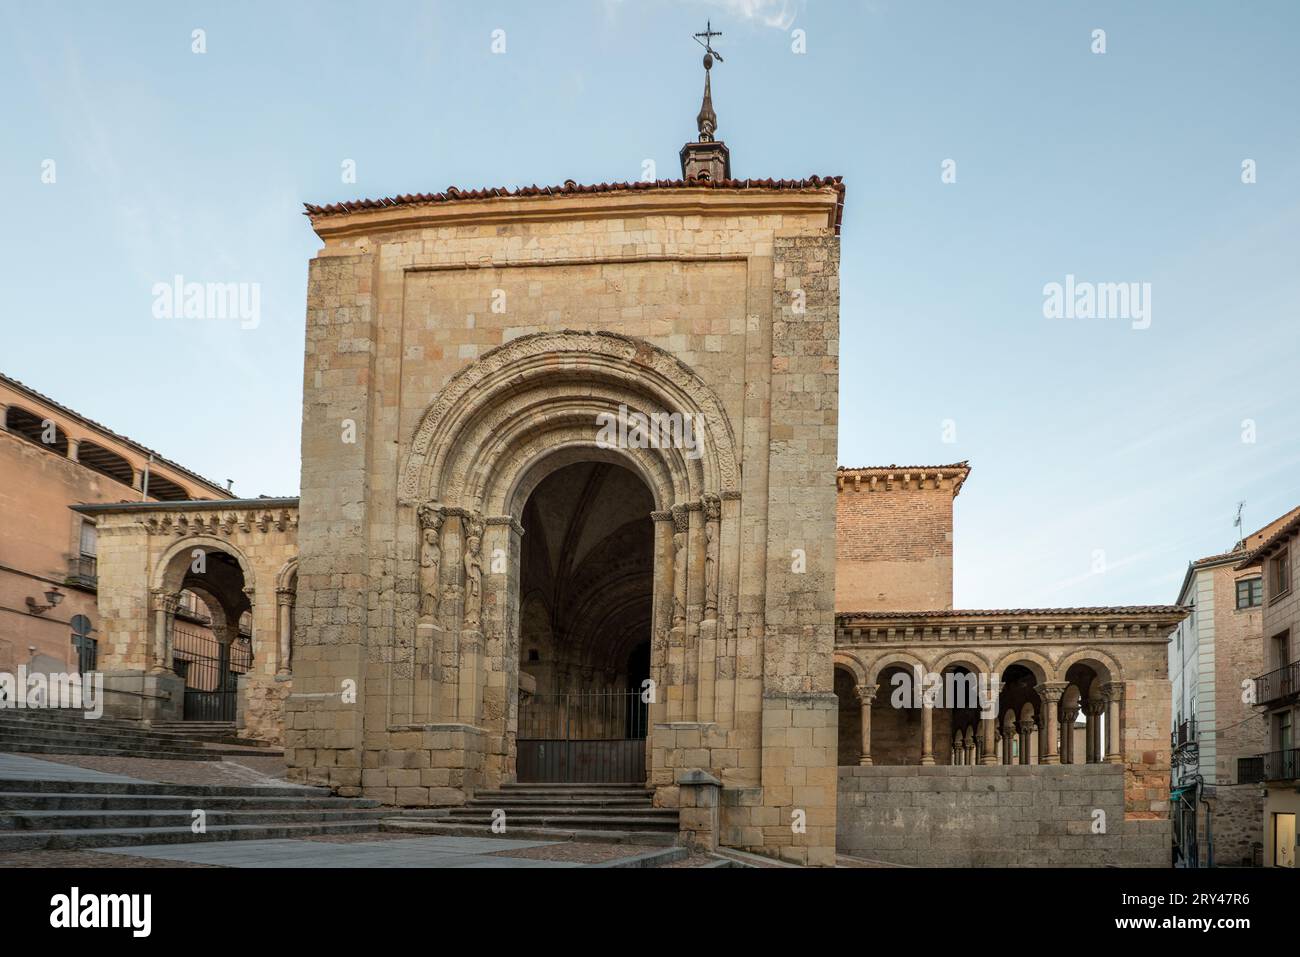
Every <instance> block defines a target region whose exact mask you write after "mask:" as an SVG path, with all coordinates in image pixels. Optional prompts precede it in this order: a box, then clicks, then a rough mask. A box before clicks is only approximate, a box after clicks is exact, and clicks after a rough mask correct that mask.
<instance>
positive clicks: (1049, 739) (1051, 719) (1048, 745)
mask: <svg viewBox="0 0 1300 957" xmlns="http://www.w3.org/2000/svg"><path fill="white" fill-rule="evenodd" d="M1067 687H1069V686H1068V685H1067V684H1066V683H1065V682H1064V681H1048V682H1046V683H1045V684H1041V685H1039V686H1038V687H1037V688H1035V689H1034V690H1035V691H1037V692H1038V697H1039V698H1040V699H1041V700H1042V702H1043V714H1042V721H1041V722H1040V723H1041V725H1042V733H1043V758H1042V763H1043V764H1060V763H1061V755H1060V753H1059V752H1058V751H1057V746H1056V732H1057V731H1058V730H1059V728H1060V707H1059V706H1060V703H1061V696H1062V695H1063V694H1065V689H1066V688H1067Z"/></svg>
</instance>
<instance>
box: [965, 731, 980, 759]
mask: <svg viewBox="0 0 1300 957" xmlns="http://www.w3.org/2000/svg"><path fill="white" fill-rule="evenodd" d="M978 761H979V747H978V746H977V745H976V743H975V735H974V733H969V732H968V733H967V735H966V763H967V764H975V763H977V762H978Z"/></svg>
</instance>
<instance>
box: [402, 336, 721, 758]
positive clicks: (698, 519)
mask: <svg viewBox="0 0 1300 957" xmlns="http://www.w3.org/2000/svg"><path fill="white" fill-rule="evenodd" d="M673 416H676V417H677V418H676V419H672V418H671V417H673ZM655 422H661V423H672V422H676V423H677V424H678V429H677V431H676V433H674V432H672V431H671V429H669V430H667V431H665V432H658V431H656V432H654V433H653V434H652V435H650V436H647V435H646V433H645V428H644V427H645V425H646V424H647V423H652V424H653V423H655ZM687 422H689V423H691V424H690V427H689V430H687V429H684V428H682V424H683V423H687ZM611 424H612V425H613V426H615V428H614V429H613V430H612V433H613V435H614V436H615V437H616V440H615V441H613V442H611V441H610V437H611V432H610V430H609V426H610V425H611ZM638 428H640V429H641V431H640V432H638ZM652 428H653V425H652ZM595 465H600V466H602V467H617V468H618V469H619V470H624V469H625V470H627V471H629V472H631V473H632V474H633V475H635V476H636V477H637V478H638V479H639V480H640V482H641V483H643V484H644V486H645V488H646V490H648V493H649V501H650V503H651V509H652V510H651V512H650V516H649V517H650V520H651V522H652V525H651V531H650V536H651V541H652V558H651V561H650V564H649V567H648V568H640V567H632V566H631V565H629V567H628V568H627V569H625V572H624V573H623V574H620V573H619V571H618V556H616V555H611V556H610V562H611V564H612V566H613V567H612V573H611V575H610V576H609V577H608V578H605V577H604V576H595V575H594V573H593V574H592V576H591V581H588V582H586V584H582V583H579V587H580V588H585V589H586V591H585V592H584V594H586V596H587V597H586V598H585V599H584V600H585V601H587V602H588V611H590V613H591V615H592V616H593V619H594V622H595V624H596V627H593V628H586V629H585V631H584V633H583V635H581V636H579V637H578V640H579V641H581V642H585V643H586V644H585V645H583V647H582V648H577V647H574V648H571V649H569V650H570V651H572V652H573V653H574V654H582V655H587V656H591V655H594V654H597V653H598V652H600V651H601V649H598V648H596V647H595V644H596V643H599V642H598V636H597V632H598V631H599V627H601V626H600V624H599V623H600V622H605V623H611V622H624V621H626V620H628V619H627V615H628V614H629V613H630V612H629V609H630V608H632V607H634V606H635V607H637V608H640V607H642V605H641V604H640V603H641V602H643V601H644V602H645V608H646V614H647V616H648V623H647V630H648V632H649V676H650V680H651V681H653V683H654V686H655V688H656V689H657V691H656V694H655V700H654V702H653V703H652V704H651V705H650V719H649V720H650V721H651V722H652V723H653V722H657V721H677V722H680V721H693V720H707V719H709V718H711V717H712V715H713V713H714V707H715V704H714V702H715V695H717V694H719V693H721V689H720V688H719V685H722V684H725V682H722V681H718V682H713V683H711V684H709V685H708V686H706V688H705V692H704V693H701V683H700V680H699V679H700V671H701V669H702V668H704V667H710V668H711V665H712V654H713V651H714V649H715V647H716V643H717V641H718V637H719V634H720V633H723V634H726V633H727V632H728V631H729V630H731V629H733V628H734V620H735V613H736V606H737V590H738V587H739V574H738V568H739V491H738V472H737V467H736V452H735V445H734V438H733V434H732V430H731V426H730V423H729V421H728V419H727V416H726V413H725V411H724V409H723V407H722V404H721V402H720V401H719V400H718V398H717V397H716V396H715V395H714V393H713V392H712V390H711V389H709V388H708V387H707V386H706V385H705V384H704V382H703V380H701V379H700V378H699V377H698V376H696V375H695V374H694V373H693V372H692V371H691V370H690V369H689V368H688V367H687V366H686V365H684V364H683V363H681V362H680V361H678V360H677V359H676V358H674V357H672V356H671V355H669V354H668V353H666V352H664V351H663V350H661V349H658V348H657V347H654V346H652V345H650V344H649V343H647V342H644V341H641V340H637V339H633V338H630V337H626V336H618V335H609V334H605V333H581V332H565V333H556V334H539V335H535V336H526V337H522V338H520V339H517V340H514V341H512V342H510V343H507V344H506V345H504V346H501V347H499V348H497V349H494V350H492V351H491V352H489V353H487V354H485V355H484V356H483V357H482V358H480V359H479V360H478V361H477V362H475V363H473V364H472V365H470V366H468V367H467V368H465V369H464V370H462V371H461V372H460V373H459V374H457V375H456V376H454V377H453V378H452V379H451V380H450V381H449V382H448V384H447V385H446V387H445V388H444V389H443V390H442V392H440V393H439V395H438V396H437V397H436V398H435V399H434V401H433V402H432V404H431V405H430V406H429V408H428V409H427V410H426V412H425V413H424V415H423V416H422V417H421V419H420V422H419V424H418V425H417V426H416V429H415V432H414V434H413V435H412V438H411V443H410V452H409V454H408V455H407V457H406V459H405V462H404V465H403V471H402V478H401V483H400V493H401V496H402V501H403V503H404V505H405V507H406V508H407V509H409V512H408V513H407V514H408V515H409V518H408V519H407V521H406V525H405V527H406V529H407V531H405V532H404V533H403V534H404V535H405V536H407V538H406V540H408V541H414V542H416V543H417V545H418V548H416V549H415V550H414V551H415V556H416V557H415V558H413V559H405V561H407V562H409V564H407V565H406V569H407V573H408V575H409V579H410V580H412V581H416V582H418V583H419V584H418V588H419V592H420V596H419V600H418V601H417V602H414V603H413V604H414V605H416V606H418V612H416V613H415V615H414V622H413V623H414V631H415V645H416V651H415V654H416V656H417V659H418V660H421V661H428V662H430V663H431V667H430V668H429V669H428V672H429V679H428V680H429V681H432V682H435V683H437V684H438V686H439V687H438V688H437V689H436V690H433V691H431V692H430V693H429V694H428V695H427V697H428V699H429V700H431V701H435V702H436V705H435V706H434V707H433V714H432V715H431V716H432V717H434V718H435V719H437V720H439V721H443V722H446V721H454V722H458V723H463V724H466V725H469V726H473V727H475V728H482V729H485V730H486V731H487V732H488V734H489V736H490V737H491V738H492V739H493V740H497V741H500V742H501V747H500V750H495V751H492V752H491V753H489V754H488V755H487V756H486V762H485V763H486V765H487V767H488V771H489V777H499V778H500V779H509V778H510V777H511V776H513V774H514V773H515V770H516V766H515V758H516V751H515V742H516V737H517V734H518V700H519V681H520V678H519V675H520V638H521V607H522V606H523V605H524V604H525V598H526V597H527V596H524V595H523V594H522V592H521V581H520V578H521V576H520V571H521V559H522V556H523V551H524V550H523V544H522V543H523V537H524V535H525V534H526V529H525V523H524V520H525V510H526V508H527V506H528V503H529V501H530V499H532V498H533V496H534V495H535V494H536V493H538V492H539V490H541V489H543V488H546V487H548V485H547V483H548V480H549V479H551V478H552V477H553V476H555V475H556V474H557V473H559V472H560V470H562V469H574V468H578V467H591V466H595ZM574 474H577V473H574ZM583 474H586V473H583ZM596 578H599V579H600V581H599V582H597V581H596ZM602 588H606V589H608V590H606V591H602ZM647 597H648V601H645V599H646V598H647ZM527 604H528V608H529V615H530V617H529V621H530V622H532V621H533V618H534V616H536V615H538V614H540V613H541V612H540V611H539V610H538V607H537V602H536V600H535V598H528V601H527ZM638 614H640V613H639V612H638ZM530 627H531V625H530ZM619 627H621V626H619ZM557 637H559V636H557ZM605 637H608V635H606V636H605ZM619 640H621V639H618V638H617V636H615V637H614V638H613V639H612V644H613V645H617V644H618V642H619ZM619 647H620V648H621V645H620V646H619ZM605 650H608V649H605ZM610 653H611V654H614V653H613V652H610ZM622 657H626V656H623V655H622V652H621V651H620V652H618V653H617V654H614V659H619V660H613V659H611V660H610V661H609V662H605V663H604V664H605V665H607V666H608V667H609V668H613V669H615V670H617V669H618V668H620V667H625V663H624V662H622V661H621V658H622ZM593 660H594V659H593ZM416 680H418V679H416ZM728 680H734V679H728ZM413 697H418V695H413ZM489 747H490V748H491V747H492V746H491V745H489Z"/></svg>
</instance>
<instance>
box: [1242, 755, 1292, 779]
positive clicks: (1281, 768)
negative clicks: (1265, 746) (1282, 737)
mask: <svg viewBox="0 0 1300 957" xmlns="http://www.w3.org/2000/svg"><path fill="white" fill-rule="evenodd" d="M1297 779H1300V748H1286V749H1284V750H1282V751H1267V752H1265V753H1264V754H1256V755H1254V756H1252V757H1249V758H1238V759H1237V783H1238V784H1259V783H1261V782H1263V781H1295V780H1297Z"/></svg>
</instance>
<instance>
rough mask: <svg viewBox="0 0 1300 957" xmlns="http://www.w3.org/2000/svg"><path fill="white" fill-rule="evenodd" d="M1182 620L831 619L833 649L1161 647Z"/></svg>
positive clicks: (1031, 612)
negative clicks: (1033, 645)
mask: <svg viewBox="0 0 1300 957" xmlns="http://www.w3.org/2000/svg"><path fill="white" fill-rule="evenodd" d="M1187 614H1188V609H1186V608H1182V607H1180V606H1177V605H1153V606H1133V607H1128V608H1058V609H1051V608H1047V609H1005V610H989V611H966V610H957V611H924V612H841V613H839V614H837V615H836V616H835V644H836V645H837V646H853V645H865V644H899V645H908V644H921V643H926V644H954V643H957V644H960V643H966V642H983V643H989V644H1024V643H1031V642H1035V641H1042V642H1048V643H1051V642H1070V643H1075V642H1081V641H1086V642H1099V641H1101V642H1105V641H1127V642H1135V641H1151V642H1160V643H1163V642H1166V641H1167V640H1168V638H1169V635H1170V634H1172V633H1173V630H1174V629H1175V628H1176V627H1178V623H1179V622H1181V621H1182V620H1183V619H1184V618H1185V617H1186V616H1187Z"/></svg>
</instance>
